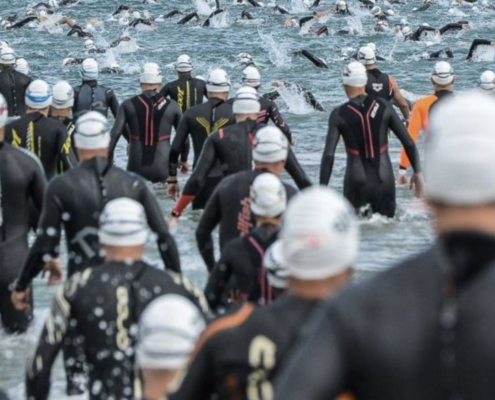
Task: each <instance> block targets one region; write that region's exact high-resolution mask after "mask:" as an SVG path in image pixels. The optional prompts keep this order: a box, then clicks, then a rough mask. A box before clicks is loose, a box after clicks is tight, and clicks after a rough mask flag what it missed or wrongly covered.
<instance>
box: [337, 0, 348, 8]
mask: <svg viewBox="0 0 495 400" xmlns="http://www.w3.org/2000/svg"><path fill="white" fill-rule="evenodd" d="M335 9H336V10H337V11H345V10H347V3H346V2H345V1H344V0H338V1H337V3H336V4H335Z"/></svg>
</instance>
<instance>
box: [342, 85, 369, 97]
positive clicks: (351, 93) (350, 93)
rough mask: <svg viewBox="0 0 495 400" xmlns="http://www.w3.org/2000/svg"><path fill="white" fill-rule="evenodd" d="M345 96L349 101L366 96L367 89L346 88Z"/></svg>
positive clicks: (363, 87) (362, 87)
mask: <svg viewBox="0 0 495 400" xmlns="http://www.w3.org/2000/svg"><path fill="white" fill-rule="evenodd" d="M344 90H345V94H346V95H347V97H348V98H349V99H353V98H355V97H358V96H365V95H366V87H365V86H361V87H352V86H344Z"/></svg>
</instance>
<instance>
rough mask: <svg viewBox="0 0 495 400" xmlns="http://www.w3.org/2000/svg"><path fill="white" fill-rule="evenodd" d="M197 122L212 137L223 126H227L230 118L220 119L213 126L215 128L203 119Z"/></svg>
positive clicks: (199, 118) (198, 118)
mask: <svg viewBox="0 0 495 400" xmlns="http://www.w3.org/2000/svg"><path fill="white" fill-rule="evenodd" d="M196 121H197V122H198V124H200V125H201V126H202V127H203V128H205V130H206V134H207V135H208V136H210V135H211V134H212V133H213V132H215V131H218V130H219V129H220V128H222V127H223V126H225V125H227V124H228V122H229V119H228V118H220V119H219V120H218V121H216V122H215V123H214V124H213V127H212V126H211V125H210V122H209V121H207V120H206V118H203V117H197V118H196Z"/></svg>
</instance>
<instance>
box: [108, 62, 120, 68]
mask: <svg viewBox="0 0 495 400" xmlns="http://www.w3.org/2000/svg"><path fill="white" fill-rule="evenodd" d="M110 69H113V70H119V69H120V65H119V64H117V63H116V62H113V63H111V64H110Z"/></svg>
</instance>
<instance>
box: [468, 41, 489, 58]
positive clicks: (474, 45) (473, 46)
mask: <svg viewBox="0 0 495 400" xmlns="http://www.w3.org/2000/svg"><path fill="white" fill-rule="evenodd" d="M491 43H492V42H491V40H486V39H474V40H473V43H471V47H470V48H469V53H468V55H467V57H466V60H471V59H472V58H473V54H474V52H475V51H476V49H477V48H478V46H483V45H486V46H490V44H491Z"/></svg>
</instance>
